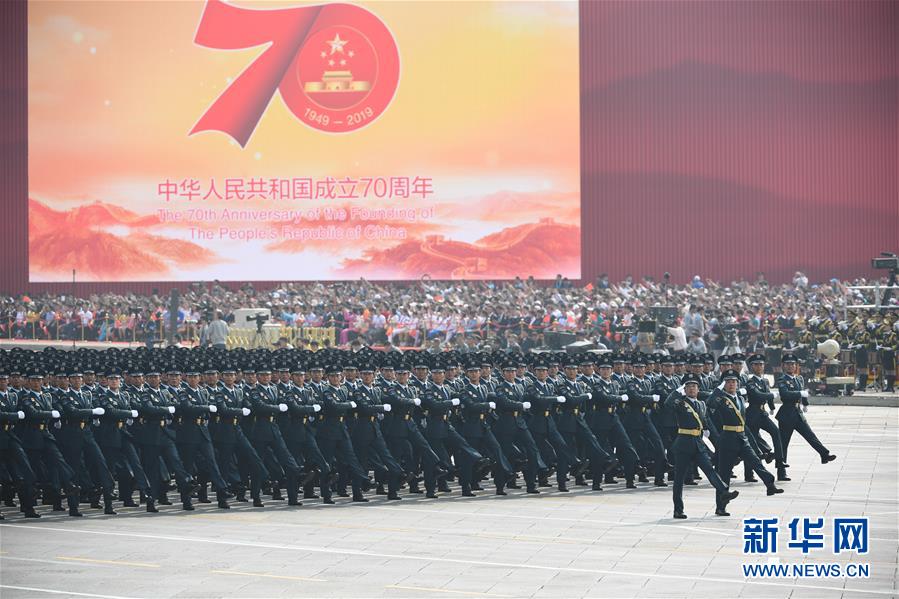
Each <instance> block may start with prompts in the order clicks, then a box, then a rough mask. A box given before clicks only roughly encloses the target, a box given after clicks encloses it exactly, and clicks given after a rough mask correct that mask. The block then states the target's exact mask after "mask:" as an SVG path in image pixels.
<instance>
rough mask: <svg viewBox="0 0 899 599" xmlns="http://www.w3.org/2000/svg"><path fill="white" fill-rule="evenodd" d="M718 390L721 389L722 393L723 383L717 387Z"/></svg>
mask: <svg viewBox="0 0 899 599" xmlns="http://www.w3.org/2000/svg"><path fill="white" fill-rule="evenodd" d="M718 388H719V389H721V390H722V391H724V383H721V384H720V385H718Z"/></svg>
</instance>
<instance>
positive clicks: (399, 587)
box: [384, 584, 513, 597]
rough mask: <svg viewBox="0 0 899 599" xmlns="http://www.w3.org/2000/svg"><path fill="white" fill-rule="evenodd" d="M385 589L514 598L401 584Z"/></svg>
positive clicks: (389, 585)
mask: <svg viewBox="0 0 899 599" xmlns="http://www.w3.org/2000/svg"><path fill="white" fill-rule="evenodd" d="M384 588H385V589H399V590H402V591H425V592H426V593H455V594H457V595H467V596H468V597H512V596H513V595H498V594H496V593H478V592H476V591H454V590H452V589H436V588H432V587H413V586H406V585H401V584H388V585H386V586H385V587H384Z"/></svg>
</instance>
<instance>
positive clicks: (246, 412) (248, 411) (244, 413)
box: [240, 408, 251, 416]
mask: <svg viewBox="0 0 899 599" xmlns="http://www.w3.org/2000/svg"><path fill="white" fill-rule="evenodd" d="M240 413H241V414H243V415H244V416H249V415H250V414H251V412H250V408H241V409H240Z"/></svg>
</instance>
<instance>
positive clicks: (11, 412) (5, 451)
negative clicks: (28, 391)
mask: <svg viewBox="0 0 899 599" xmlns="http://www.w3.org/2000/svg"><path fill="white" fill-rule="evenodd" d="M0 378H2V379H3V380H4V382H5V381H6V379H7V378H8V376H7V374H6V373H5V372H0ZM24 418H25V413H24V412H23V411H20V410H19V409H18V399H17V395H16V393H15V392H14V391H12V390H11V389H8V388H7V389H5V390H2V391H0V466H2V469H3V471H4V473H5V475H4V477H3V480H2V483H3V485H4V486H7V485H8V486H9V488H10V489H12V488H16V487H17V488H18V490H19V502H20V505H19V509H20V510H21V511H22V512H23V513H24V514H25V515H26V517H29V518H38V517H40V516H39V515H38V514H37V513H36V512H35V511H34V484H35V482H37V478H36V477H35V474H34V470H32V468H31V463H30V462H29V461H28V456H26V455H25V450H24V449H22V441H21V440H20V439H19V437H18V435H16V431H15V425H16V424H18V423H19V421H20V420H23V419H24ZM6 490H8V489H6ZM4 495H6V493H4ZM10 496H11V493H10Z"/></svg>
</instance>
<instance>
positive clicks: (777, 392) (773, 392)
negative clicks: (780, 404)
mask: <svg viewBox="0 0 899 599" xmlns="http://www.w3.org/2000/svg"><path fill="white" fill-rule="evenodd" d="M771 395H773V396H774V399H780V389H771Z"/></svg>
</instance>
